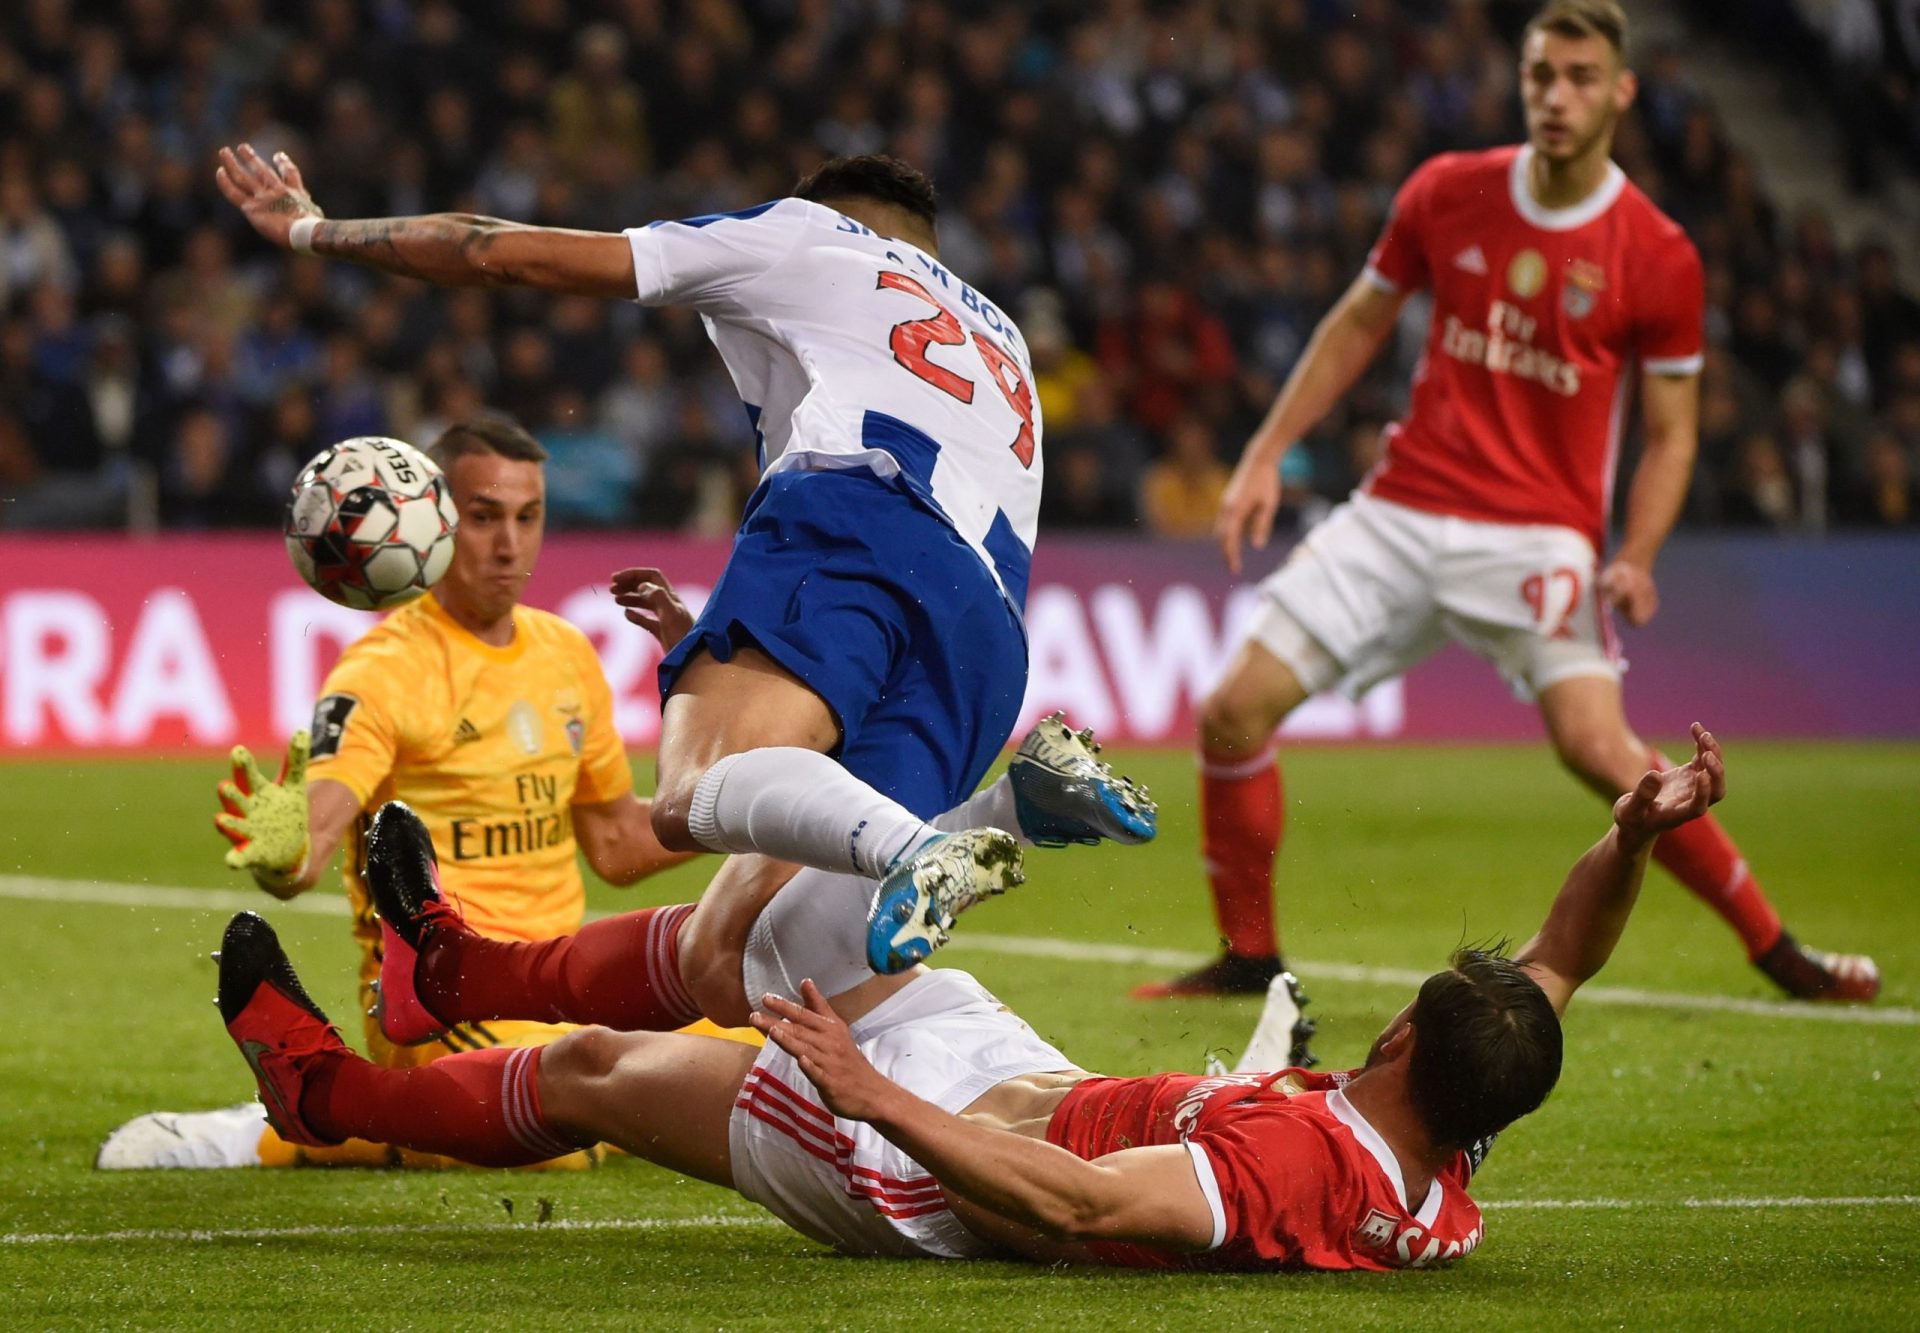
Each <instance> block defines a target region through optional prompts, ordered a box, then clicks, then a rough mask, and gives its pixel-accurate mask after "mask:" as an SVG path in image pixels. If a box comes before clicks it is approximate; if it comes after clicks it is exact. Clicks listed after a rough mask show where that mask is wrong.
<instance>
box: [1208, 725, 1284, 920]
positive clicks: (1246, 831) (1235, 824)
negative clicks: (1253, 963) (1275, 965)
mask: <svg viewBox="0 0 1920 1333" xmlns="http://www.w3.org/2000/svg"><path fill="white" fill-rule="evenodd" d="M1285 824H1286V806H1285V804H1284V803H1283V802H1282V800H1281V791H1280V767H1279V765H1278V764H1276V763H1275V762H1274V747H1272V746H1268V747H1267V748H1266V749H1264V750H1262V751H1261V752H1260V753H1259V754H1257V755H1255V756H1254V757H1253V758H1251V759H1234V758H1228V757H1227V756H1224V755H1211V754H1208V753H1206V752H1205V751H1204V750H1203V751H1202V752H1201V755H1200V825H1201V829H1202V835H1201V843H1200V851H1201V855H1202V856H1203V857H1204V858H1205V859H1206V865H1207V883H1208V884H1209V885H1211V886H1212V888H1213V912H1214V916H1215V917H1216V918H1217V919H1218V920H1219V922H1220V934H1221V935H1222V936H1223V937H1224V938H1225V939H1226V941H1227V952H1228V953H1231V954H1237V955H1239V956H1240V957H1243V958H1271V957H1273V956H1275V955H1276V954H1278V953H1279V952H1280V945H1279V940H1278V937H1277V936H1276V934H1275V931H1274V924H1273V859H1274V857H1275V856H1276V855H1278V854H1279V851H1280V834H1281V831H1282V830H1283V828H1284V827H1285Z"/></svg>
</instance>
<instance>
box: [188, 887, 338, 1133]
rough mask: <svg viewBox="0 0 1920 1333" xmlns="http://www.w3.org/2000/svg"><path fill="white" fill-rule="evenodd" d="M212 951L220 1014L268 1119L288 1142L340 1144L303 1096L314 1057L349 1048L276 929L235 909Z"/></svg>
mask: <svg viewBox="0 0 1920 1333" xmlns="http://www.w3.org/2000/svg"><path fill="white" fill-rule="evenodd" d="M216 957H217V958H218V960H219V963H220V997H219V1000H218V1001H217V1003H218V1004H219V1006H220V1017H221V1019H222V1020H223V1021H224V1022H225V1023H226V1025H227V1035H228V1036H229V1037H232V1038H233V1042H234V1045H236V1046H238V1047H239V1048H240V1054H241V1056H242V1057H244V1058H245V1060H246V1062H247V1064H248V1065H249V1066H250V1067H251V1068H252V1069H253V1077H254V1080H255V1081H256V1082H257V1083H258V1084H259V1085H260V1101H261V1102H262V1103H263V1104H264V1105H265V1106H266V1108H267V1123H268V1124H270V1125H272V1126H273V1127H274V1129H275V1130H277V1131H278V1132H279V1134H280V1137H281V1138H283V1139H285V1140H287V1142H289V1143H299V1144H304V1145H305V1146H307V1147H309V1148H324V1147H330V1146H331V1145H333V1144H335V1143H337V1142H339V1140H338V1139H329V1138H324V1137H322V1136H321V1135H320V1134H318V1133H316V1132H315V1131H314V1130H313V1129H312V1128H310V1127H309V1126H308V1125H307V1123H306V1122H305V1121H304V1120H302V1119H301V1118H300V1095H301V1094H302V1093H303V1092H304V1091H305V1090H306V1083H307V1079H308V1077H309V1075H310V1074H311V1072H312V1062H313V1060H314V1058H315V1057H316V1056H322V1055H327V1054H331V1053H335V1052H337V1053H339V1054H341V1055H348V1054H350V1052H349V1051H348V1050H347V1047H346V1043H344V1042H342V1041H341V1040H340V1034H339V1033H338V1032H335V1031H334V1030H333V1027H332V1025H331V1024H329V1023H328V1022H327V1016H326V1015H325V1014H323V1013H321V1012H320V1006H319V1005H317V1004H315V1003H314V1002H313V1001H312V999H310V998H309V997H308V995H307V992H306V988H305V987H304V986H302V985H301V984H300V978H299V977H297V976H295V975H294V972H293V964H292V963H289V962H288V961H287V955H286V953H285V951H284V950H282V949H281V947H280V940H279V938H278V937H277V936H275V935H274V933H273V927H272V926H269V925H268V924H267V923H266V919H265V918H264V917H261V916H259V915H257V914H255V913H253V912H242V913H240V915H238V916H236V917H234V919H233V920H232V921H229V922H228V923H227V933H226V934H225V936H223V937H222V939H221V941H220V952H219V954H218V955H216Z"/></svg>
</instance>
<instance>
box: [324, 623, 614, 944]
mask: <svg viewBox="0 0 1920 1333" xmlns="http://www.w3.org/2000/svg"><path fill="white" fill-rule="evenodd" d="M513 625H514V635H513V642H512V643H510V644H508V645H507V646H506V647H504V648H496V647H493V646H492V645H490V644H486V643H482V642H481V641H480V640H479V639H477V638H475V637H474V636H473V635H472V634H470V633H468V632H467V631H466V630H464V629H462V628H461V627H460V626H459V625H457V624H456V623H454V621H453V619H452V617H450V616H449V615H447V613H446V611H445V610H443V609H442V608H441V606H440V603H439V600H438V599H437V598H435V597H433V596H432V595H428V596H426V597H422V598H420V599H419V600H418V601H415V602H412V603H410V604H409V605H407V606H405V607H403V608H402V609H401V610H399V611H396V612H394V613H393V614H392V615H391V616H389V617H387V619H386V620H384V621H382V622H381V623H380V624H379V625H378V626H376V627H375V628H374V629H373V630H372V631H371V632H370V633H368V634H367V635H366V636H365V637H364V638H362V639H360V640H359V641H358V642H357V643H354V644H353V645H352V646H350V647H349V648H348V649H347V650H346V652H345V653H344V654H343V655H342V656H341V658H340V661H339V663H338V664H337V665H336V666H335V667H334V668H333V671H332V672H331V673H329V675H328V676H327V680H326V684H325V686H324V687H323V690H322V693H321V697H320V700H319V702H318V703H317V704H315V705H314V711H313V761H312V766H311V768H310V770H309V776H310V777H311V778H313V779H316V780H317V779H321V778H325V779H327V780H328V781H331V782H338V783H342V784H344V785H345V786H346V787H347V788H349V789H350V790H351V791H352V792H353V794H354V795H355V796H356V797H358V798H359V799H360V803H361V807H362V809H364V810H365V811H366V812H367V815H368V816H371V815H372V813H373V812H374V811H375V810H377V809H379V807H380V806H381V804H382V803H384V802H386V801H389V800H392V799H395V798H398V799H400V800H403V801H405V802H406V803H407V804H408V805H410V806H412V807H413V809H414V810H415V812H416V813H418V814H419V816H420V818H421V819H422V820H424V821H425V822H426V825H427V827H428V828H429V829H430V830H432V833H433V845H434V850H435V852H437V853H438V855H439V858H440V882H441V885H442V886H443V887H444V888H445V889H446V890H447V891H448V892H449V893H450V894H452V895H453V896H454V897H455V898H457V899H458V901H459V903H460V906H461V909H462V910H463V911H464V912H465V913H466V917H467V920H468V922H469V923H470V924H472V925H473V927H474V928H475V929H476V930H479V931H481V932H482V933H483V934H487V935H491V936H494V937H495V938H498V939H520V940H538V939H548V938H551V937H552V936H555V935H563V934H567V933H570V932H572V931H574V930H577V929H579V927H580V921H581V917H582V915H583V914H584V912H585V908H586V889H585V886H584V885H583V884H582V882H581V879H580V869H579V865H578V863H577V862H576V861H575V859H574V845H575V844H574V837H573V815H572V810H571V807H572V806H573V805H574V804H575V803H581V804H596V803H598V802H602V801H610V800H612V799H614V798H615V797H617V796H619V795H620V794H621V793H622V792H625V791H627V790H629V789H630V788H631V786H632V782H633V779H632V772H631V770H630V769H629V768H628V766H627V754H626V749H625V747H624V746H623V745H622V744H621V741H620V737H619V734H618V733H617V732H616V731H615V730H614V726H613V697H612V692H611V691H610V690H609V689H608V688H607V680H606V676H605V674H604V673H603V672H602V671H601V669H600V660H599V658H598V657H597V656H596V655H595V653H594V650H593V645H592V644H591V643H589V642H588V640H587V637H586V635H584V634H582V633H581V632H580V631H579V630H578V629H575V628H574V627H573V626H572V625H569V624H568V623H567V622H566V621H564V620H562V619H560V618H559V617H558V616H555V615H551V614H549V613H548V612H545V611H536V610H533V609H531V608H529V607H524V606H523V607H518V608H516V609H515V610H514V613H513ZM365 828H366V820H365V819H364V818H363V819H362V820H361V821H360V823H359V825H358V826H357V828H356V830H355V832H354V835H353V836H352V838H351V839H350V840H349V842H348V845H347V859H346V881H347V892H348V895H349V896H350V897H351V898H352V900H353V909H354V934H355V935H356V936H357V937H358V938H359V939H360V941H361V943H362V945H363V946H365V947H367V948H369V949H372V948H373V947H374V946H375V945H377V942H378V940H379V933H380V932H379V926H378V924H377V923H376V922H375V920H374V918H373V914H372V911H371V909H370V908H369V905H368V901H367V891H366V886H365V884H364V883H363V882H362V880H361V877H360V868H361V865H362V863H363V855H362V852H363V837H364V833H365Z"/></svg>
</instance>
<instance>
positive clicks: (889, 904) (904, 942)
mask: <svg viewBox="0 0 1920 1333" xmlns="http://www.w3.org/2000/svg"><path fill="white" fill-rule="evenodd" d="M1022 862H1023V855H1022V853H1021V851H1020V843H1019V840H1018V839H1016V838H1015V837H1014V836H1013V835H1012V834H1011V833H1003V832H1002V831H1001V830H999V829H996V828H976V829H968V830H966V831H965V832H963V833H942V834H938V835H936V836H935V837H932V838H929V839H928V840H927V841H926V842H923V843H921V844H920V846H919V847H918V848H917V849H916V850H915V851H914V852H913V853H912V854H911V855H909V856H905V857H902V858H901V859H900V861H899V862H898V863H897V864H896V865H895V866H894V868H893V869H892V870H889V871H888V872H887V876H886V878H885V879H883V880H881V881H880V889H879V891H878V892H877V893H875V894H874V896H873V906H872V908H870V909H869V910H868V912H867V966H869V967H871V968H872V969H873V970H874V971H876V972H878V973H881V974H882V975H883V976H892V975H893V974H894V973H896V972H904V971H906V970H907V969H908V968H910V967H912V966H913V965H914V964H915V963H918V962H922V961H924V960H925V959H926V957H927V955H929V954H931V953H932V952H933V951H934V950H935V949H938V948H939V947H940V946H941V945H943V944H945V943H946V942H947V940H948V938H949V937H950V936H951V934H952V932H953V919H954V918H955V917H957V916H959V915H960V913H962V912H964V911H966V910H967V909H968V908H969V907H972V906H973V905H974V904H975V903H977V902H980V901H982V900H983V899H987V898H992V897H995V896H996V895H998V894H1002V893H1005V892H1006V891H1007V890H1008V889H1011V888H1013V887H1014V886H1015V885H1018V884H1024V883H1025V882H1026V879H1027V876H1026V871H1025V870H1024V868H1023V864H1022Z"/></svg>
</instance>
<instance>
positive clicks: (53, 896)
mask: <svg viewBox="0 0 1920 1333" xmlns="http://www.w3.org/2000/svg"><path fill="white" fill-rule="evenodd" d="M0 898H18V899H29V900H33V901H37V902H58V903H88V904H97V905H103V906H109V907H139V908H151V907H167V908H180V909H185V910H189V911H200V912H241V911H248V910H257V911H271V912H298V913H304V914H307V915H311V916H333V917H342V916H345V915H347V911H348V908H347V900H346V899H345V898H344V897H342V896H341V895H339V894H337V893H307V894H302V895H301V896H300V897H298V898H295V899H293V900H291V901H290V902H283V903H274V902H271V901H269V900H268V899H267V898H266V896H265V895H264V894H260V893H252V892H246V891H244V890H235V889H195V888H183V887H179V886H173V885H165V884H121V883H115V882H112V881H109V880H92V879H50V878H46V877H44V876H39V875H0ZM594 915H595V916H600V915H605V914H604V913H596V914H594ZM947 947H948V948H952V949H960V950H963V951H964V950H972V951H974V952H976V953H998V954H1008V955H1012V956H1016V957H1022V958H1055V959H1061V960H1063V961H1066V962H1076V963H1114V964H1119V965H1122V966H1128V967H1153V968H1166V969H1172V970H1183V969H1186V968H1190V967H1197V966H1199V965H1200V964H1202V963H1206V962H1209V961H1211V960H1212V957H1213V955H1211V954H1201V953H1194V952H1192V951H1190V950H1186V949H1156V948H1152V947H1150V946H1145V945H1133V944H1089V943H1086V942H1083V941H1080V940H1058V939H1044V938H1035V937H1031V936H1024V935H996V934H993V933H991V932H979V931H976V932H973V933H970V934H962V935H956V936H955V937H954V939H953V942H952V944H950V945H948V946H947ZM1294 965H1295V967H1296V969H1297V970H1298V971H1300V972H1301V973H1303V974H1305V977H1306V981H1307V984H1308V985H1309V986H1311V985H1312V984H1313V982H1314V981H1315V980H1317V979H1319V978H1322V977H1324V978H1326V979H1327V980H1329V981H1344V982H1351V983H1354V984H1356V985H1365V986H1418V985H1419V984H1420V983H1421V982H1423V981H1425V980H1426V979H1427V976H1428V973H1426V972H1422V971H1417V970H1415V969H1413V968H1405V967H1373V966H1369V965H1366V964H1362V963H1338V962H1315V961H1313V960H1311V959H1304V958H1301V959H1295V960H1294ZM1580 1003H1581V1004H1582V1005H1588V1004H1599V1005H1619V1006H1623V1007H1626V1008H1632V1009H1677V1010H1683V1011H1692V1012H1696V1013H1721V1014H1744V1015H1747V1016H1748V1017H1753V1018H1786V1019H1798V1020H1802V1021H1805V1022H1813V1023H1846V1024H1856V1025H1864V1026H1869V1027H1920V1009H1903V1008H1896V1007H1891V1006H1888V1007H1873V1006H1862V1005H1837V1004H1806V1003H1799V1002H1795V1001H1791V1000H1754V999H1748V998H1745V997H1742V996H1737V995H1695V994H1688V993H1685V992H1682V991H1658V990H1642V989H1640V988H1638V987H1632V986H1586V987H1582V988H1581V991H1580Z"/></svg>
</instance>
